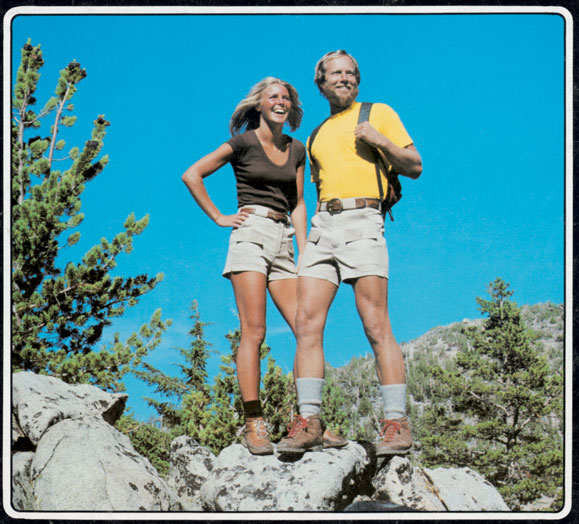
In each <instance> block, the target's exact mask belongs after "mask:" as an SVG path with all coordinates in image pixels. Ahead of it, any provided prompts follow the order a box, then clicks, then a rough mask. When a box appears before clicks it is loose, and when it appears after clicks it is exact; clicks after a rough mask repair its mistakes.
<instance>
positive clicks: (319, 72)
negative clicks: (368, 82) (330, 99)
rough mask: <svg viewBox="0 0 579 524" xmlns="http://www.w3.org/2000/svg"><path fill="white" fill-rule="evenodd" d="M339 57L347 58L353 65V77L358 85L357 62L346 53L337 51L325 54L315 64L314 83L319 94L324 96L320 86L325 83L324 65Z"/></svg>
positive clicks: (341, 50)
mask: <svg viewBox="0 0 579 524" xmlns="http://www.w3.org/2000/svg"><path fill="white" fill-rule="evenodd" d="M340 56H347V57H348V58H349V59H350V60H352V63H353V64H354V75H355V76H356V82H358V85H360V69H359V68H358V62H357V61H356V59H355V58H354V57H353V56H352V55H351V54H350V53H348V52H347V51H344V50H343V49H338V50H337V51H330V52H329V53H326V54H325V55H324V56H322V58H320V59H319V60H318V63H317V64H316V68H315V70H314V82H315V83H316V85H317V86H318V89H319V90H320V93H322V94H324V90H323V89H322V86H323V84H324V82H325V81H326V64H327V63H328V61H329V60H332V58H338V57H340Z"/></svg>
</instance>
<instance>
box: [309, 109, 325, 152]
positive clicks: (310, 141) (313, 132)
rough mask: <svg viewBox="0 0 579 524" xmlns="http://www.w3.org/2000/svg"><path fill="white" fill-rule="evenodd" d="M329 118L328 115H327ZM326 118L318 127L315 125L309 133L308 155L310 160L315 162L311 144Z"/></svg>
mask: <svg viewBox="0 0 579 524" xmlns="http://www.w3.org/2000/svg"><path fill="white" fill-rule="evenodd" d="M328 118H329V117H328ZM328 118H326V120H324V121H323V122H322V123H321V124H320V125H319V126H318V127H316V128H315V129H314V130H313V131H312V133H311V134H310V139H309V140H308V155H310V162H312V163H313V162H315V159H314V157H313V155H312V145H313V143H314V140H315V139H316V136H317V134H318V133H319V131H320V129H321V128H322V126H323V125H324V124H325V123H326V121H327V120H328Z"/></svg>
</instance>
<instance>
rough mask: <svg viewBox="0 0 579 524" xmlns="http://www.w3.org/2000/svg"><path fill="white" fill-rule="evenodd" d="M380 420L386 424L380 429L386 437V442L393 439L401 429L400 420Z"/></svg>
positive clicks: (381, 434) (381, 433)
mask: <svg viewBox="0 0 579 524" xmlns="http://www.w3.org/2000/svg"><path fill="white" fill-rule="evenodd" d="M380 422H381V423H383V424H384V425H383V426H382V429H381V430H380V436H381V437H383V438H384V441H385V442H389V441H391V440H393V439H394V437H396V434H397V433H398V432H399V431H400V422H398V421H396V420H388V419H384V420H381V421H380Z"/></svg>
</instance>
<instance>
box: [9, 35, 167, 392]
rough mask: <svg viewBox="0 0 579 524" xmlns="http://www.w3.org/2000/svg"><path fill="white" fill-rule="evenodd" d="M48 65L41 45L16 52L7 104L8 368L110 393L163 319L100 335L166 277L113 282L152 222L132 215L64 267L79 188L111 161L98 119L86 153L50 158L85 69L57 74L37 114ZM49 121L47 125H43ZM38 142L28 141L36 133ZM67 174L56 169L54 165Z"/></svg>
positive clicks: (152, 342) (75, 235)
mask: <svg viewBox="0 0 579 524" xmlns="http://www.w3.org/2000/svg"><path fill="white" fill-rule="evenodd" d="M43 64H44V59H43V56H42V51H41V49H40V45H37V46H32V45H31V44H30V40H29V41H28V42H27V43H26V44H25V45H24V47H23V48H22V59H21V64H20V67H19V68H18V71H17V74H16V84H15V86H14V96H13V100H12V107H13V114H12V133H11V143H12V164H11V165H12V190H11V203H12V244H11V255H12V289H11V297H12V310H11V313H12V365H13V370H15V371H16V370H30V371H34V372H36V373H50V374H53V375H55V376H57V377H59V378H61V379H62V380H64V381H66V382H70V383H76V382H90V383H93V384H95V385H97V386H100V387H102V388H104V389H108V390H120V389H123V388H124V387H123V384H122V377H123V376H124V375H125V374H126V373H127V372H129V371H130V370H131V369H133V368H135V367H136V366H138V365H139V363H140V362H141V360H142V358H143V357H144V356H145V355H146V354H147V353H148V352H149V351H151V350H152V349H153V348H154V347H155V346H156V345H158V344H159V342H160V338H161V335H162V333H163V331H165V329H166V327H167V325H168V322H163V321H161V315H160V311H157V312H156V313H155V314H154V315H153V317H152V319H151V321H150V323H149V324H148V325H147V324H145V325H144V326H143V327H142V328H141V330H140V331H139V332H138V333H134V334H133V335H131V336H130V337H129V338H128V339H127V340H126V341H124V342H121V340H120V339H119V337H118V336H115V337H114V340H113V342H112V343H111V344H110V345H108V346H103V347H101V348H100V350H99V351H96V350H95V345H96V344H97V343H98V342H99V341H100V339H101V337H102V333H103V330H104V328H106V327H107V326H109V325H111V323H112V321H113V319H115V318H117V317H119V316H121V315H123V313H124V312H125V309H126V307H127V306H128V307H132V306H134V305H136V304H137V303H138V300H139V298H140V297H141V296H142V295H143V294H145V293H148V292H149V291H151V290H152V289H153V288H154V287H155V286H156V285H157V284H158V283H159V282H160V281H161V279H162V275H161V274H159V275H157V276H156V277H154V278H150V277H149V276H147V275H146V274H142V275H138V276H136V277H126V278H123V277H120V276H114V277H113V276H111V272H112V271H113V270H114V269H115V267H116V266H117V258H118V256H119V255H120V254H121V253H123V252H124V253H130V252H131V250H132V247H133V237H135V236H137V235H140V234H141V233H142V232H143V230H144V229H145V227H146V226H147V223H148V220H149V218H148V216H145V217H144V218H142V219H141V220H135V217H134V215H133V214H130V215H129V217H128V218H127V220H126V222H125V224H124V231H123V232H121V233H119V234H118V235H116V236H115V237H114V238H113V240H112V241H108V240H107V239H105V238H103V239H102V240H101V242H100V244H99V245H96V246H94V247H93V248H92V249H90V250H89V251H88V252H87V253H86V254H85V255H84V257H83V258H82V261H81V262H78V263H75V262H72V261H69V262H68V263H66V264H64V265H63V267H62V266H60V265H59V264H60V260H62V257H63V256H64V253H65V250H66V248H67V247H69V246H72V245H74V244H76V243H77V242H78V241H79V239H80V233H79V232H78V231H73V230H74V229H75V228H77V227H78V226H79V225H80V223H81V222H82V220H83V218H84V215H83V214H82V213H81V195H82V193H83V191H84V189H85V184H86V183H87V182H89V181H90V180H92V179H93V178H94V177H96V176H97V175H98V174H99V173H101V171H102V170H103V169H104V168H105V166H106V165H107V163H108V156H106V155H105V156H102V157H100V158H99V159H97V156H98V155H99V153H100V151H101V148H102V145H103V139H104V137H105V134H106V128H107V127H108V126H109V125H110V123H109V122H108V121H107V120H106V119H105V118H104V115H100V116H98V117H97V119H96V120H95V121H94V128H93V130H92V135H91V137H90V139H89V140H87V141H86V142H85V144H84V146H83V148H82V150H81V149H79V148H78V147H73V148H72V149H70V151H69V153H68V155H67V156H65V157H63V158H56V156H57V155H58V152H59V151H62V150H63V149H64V147H65V145H66V144H65V141H64V140H63V139H59V134H60V133H61V131H63V129H65V128H69V127H71V126H73V125H74V123H75V121H76V117H75V116H73V115H71V114H70V113H71V112H72V111H73V109H74V106H73V104H72V103H71V102H70V101H71V99H72V97H73V95H74V94H75V92H76V90H77V87H78V85H79V83H80V82H81V81H82V80H83V79H84V78H85V77H86V71H85V70H84V69H83V68H82V67H81V65H80V64H79V63H78V62H75V61H73V62H71V63H70V64H69V65H68V66H67V67H65V68H64V69H63V70H62V71H60V76H59V79H58V82H57V86H56V89H55V96H53V97H51V98H50V100H49V101H48V102H47V103H46V105H45V106H44V107H43V109H42V110H40V112H39V113H35V112H34V111H33V109H32V107H33V106H34V105H35V104H36V99H35V97H34V94H35V92H36V89H37V86H38V81H39V79H40V69H41V68H42V66H43ZM49 116H52V120H51V124H49V123H48V122H46V120H47V119H48V117H49ZM43 124H44V126H45V127H48V129H47V132H45V133H44V134H43V135H44V136H42V135H41V134H37V135H36V136H30V137H28V136H29V135H30V134H32V133H31V132H32V131H33V130H36V133H41V129H43ZM57 160H58V161H64V164H61V165H68V166H69V167H68V169H65V170H64V171H59V170H56V169H54V164H55V162H56V161H57Z"/></svg>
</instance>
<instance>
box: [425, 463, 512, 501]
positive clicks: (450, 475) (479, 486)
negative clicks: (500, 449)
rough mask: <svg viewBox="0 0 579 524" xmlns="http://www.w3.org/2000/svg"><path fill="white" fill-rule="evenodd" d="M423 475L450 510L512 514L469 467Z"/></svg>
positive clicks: (444, 469)
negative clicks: (505, 512) (507, 512)
mask: <svg viewBox="0 0 579 524" xmlns="http://www.w3.org/2000/svg"><path fill="white" fill-rule="evenodd" d="M424 472H425V474H426V475H427V477H428V478H429V480H430V482H431V483H432V485H433V487H434V489H435V490H436V492H437V493H438V496H439V498H440V499H441V500H442V502H443V503H444V505H445V507H446V508H447V509H448V511H510V510H509V508H508V506H507V505H506V504H505V501H504V500H503V498H502V497H501V495H500V493H499V492H498V491H497V490H496V488H495V487H494V486H493V485H492V484H491V483H490V482H488V481H487V480H485V479H484V478H483V477H482V476H481V475H479V474H478V473H477V472H476V471H473V470H472V469H470V468H437V469H427V468H425V469H424Z"/></svg>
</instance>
